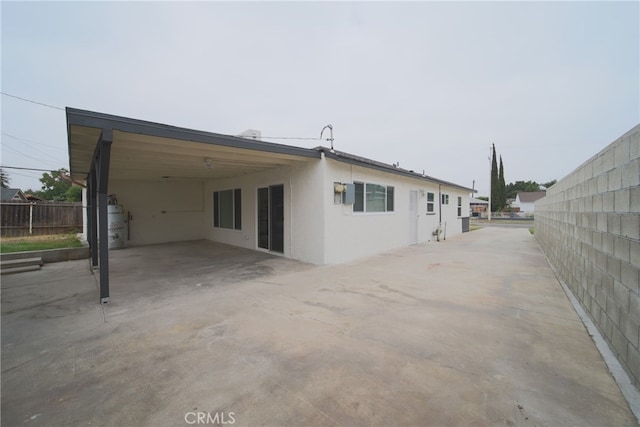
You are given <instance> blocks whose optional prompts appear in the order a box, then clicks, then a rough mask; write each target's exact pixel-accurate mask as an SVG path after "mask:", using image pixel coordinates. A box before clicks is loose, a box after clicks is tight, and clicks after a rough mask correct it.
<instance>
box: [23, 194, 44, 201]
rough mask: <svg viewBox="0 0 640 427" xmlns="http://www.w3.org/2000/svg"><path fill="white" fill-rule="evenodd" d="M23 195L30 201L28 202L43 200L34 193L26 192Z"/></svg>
mask: <svg viewBox="0 0 640 427" xmlns="http://www.w3.org/2000/svg"><path fill="white" fill-rule="evenodd" d="M24 197H26V198H27V200H28V201H30V202H42V201H44V199H42V198H40V197H38V196H36V195H35V194H31V193H26V194H25V195H24Z"/></svg>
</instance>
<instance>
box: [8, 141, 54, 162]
mask: <svg viewBox="0 0 640 427" xmlns="http://www.w3.org/2000/svg"><path fill="white" fill-rule="evenodd" d="M2 148H3V149H4V148H8V149H10V150H12V151H15V152H16V153H18V154H20V155H21V156H25V157H28V158H30V159H33V160H36V161H38V162H43V163H48V164H50V165H51V164H53V162H50V161H48V160H43V159H38V158H36V157H33V156H30V155H28V154H25V153H23V152H21V151H20V150H16V149H15V148H13V147H11V146H9V145H7V144H2Z"/></svg>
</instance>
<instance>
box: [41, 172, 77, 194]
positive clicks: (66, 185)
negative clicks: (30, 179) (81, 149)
mask: <svg viewBox="0 0 640 427" xmlns="http://www.w3.org/2000/svg"><path fill="white" fill-rule="evenodd" d="M63 172H64V173H67V172H68V171H67V170H66V169H64V168H63V169H58V170H57V171H51V173H48V172H45V173H43V174H42V178H40V182H41V183H42V191H39V192H38V197H42V198H43V199H45V200H67V192H68V191H69V189H70V188H71V183H70V182H69V181H66V180H64V179H63V178H62V173H63Z"/></svg>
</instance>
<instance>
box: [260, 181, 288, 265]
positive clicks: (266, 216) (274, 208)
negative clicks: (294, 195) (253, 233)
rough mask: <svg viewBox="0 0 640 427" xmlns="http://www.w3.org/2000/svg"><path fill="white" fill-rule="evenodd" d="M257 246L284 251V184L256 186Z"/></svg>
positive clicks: (274, 250)
mask: <svg viewBox="0 0 640 427" xmlns="http://www.w3.org/2000/svg"><path fill="white" fill-rule="evenodd" d="M258 247H259V248H263V249H268V250H270V251H273V252H280V253H284V185H272V186H269V187H263V188H258Z"/></svg>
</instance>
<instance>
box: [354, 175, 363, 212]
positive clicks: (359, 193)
mask: <svg viewBox="0 0 640 427" xmlns="http://www.w3.org/2000/svg"><path fill="white" fill-rule="evenodd" d="M354 185H355V186H356V200H355V202H354V203H353V211H354V212H364V184H363V183H362V182H356V183H354Z"/></svg>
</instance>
